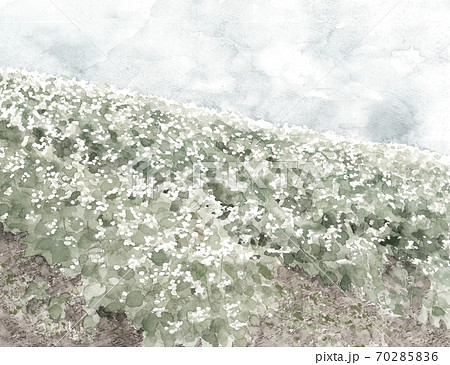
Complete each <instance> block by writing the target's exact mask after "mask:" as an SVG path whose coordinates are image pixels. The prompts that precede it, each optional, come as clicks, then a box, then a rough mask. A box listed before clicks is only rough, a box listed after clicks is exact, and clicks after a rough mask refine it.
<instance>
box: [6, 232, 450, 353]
mask: <svg viewBox="0 0 450 365" xmlns="http://www.w3.org/2000/svg"><path fill="white" fill-rule="evenodd" d="M25 235H26V233H23V234H18V235H13V234H11V233H8V232H4V230H3V225H2V224H1V223H0V346H140V345H141V343H142V340H143V335H142V332H141V331H139V330H137V329H136V328H135V327H134V326H133V325H132V323H131V322H130V321H129V319H128V318H127V316H126V314H125V313H124V312H118V313H108V312H106V311H105V310H104V309H103V308H102V307H100V308H99V310H98V311H97V314H98V316H99V324H98V325H97V327H95V329H92V330H90V331H88V330H86V329H84V327H83V326H81V323H82V320H83V318H84V316H85V315H86V312H85V310H84V306H83V305H84V300H83V297H82V295H81V293H82V282H81V278H80V277H75V278H69V277H67V276H65V275H63V274H62V273H61V272H60V270H58V268H57V267H56V268H55V267H51V266H50V265H48V263H47V262H46V260H45V259H44V258H43V257H41V256H34V257H25V255H24V248H25V247H24V245H21V244H20V243H19V239H20V238H21V237H23V236H25ZM276 281H277V282H278V284H280V285H281V286H282V287H283V288H284V299H283V300H282V301H281V302H280V308H279V310H278V311H276V314H275V315H273V316H271V317H268V316H267V317H264V318H262V320H261V323H260V325H259V326H254V327H250V333H251V335H252V338H253V343H252V345H253V346H408V347H409V346H424V347H425V346H450V331H448V330H447V329H446V328H445V326H444V325H442V326H441V327H440V328H435V327H432V326H431V325H429V324H426V325H425V324H420V323H418V322H417V321H416V320H415V319H413V318H403V317H399V316H394V315H392V314H390V313H387V312H383V311H382V310H381V309H380V308H378V307H377V306H375V305H373V304H370V303H367V302H365V301H363V300H361V299H360V298H358V297H357V295H356V294H355V293H353V292H351V291H347V292H343V291H342V290H340V288H337V287H334V286H328V285H325V284H324V283H323V282H322V281H321V280H320V279H319V278H311V277H309V276H307V275H306V274H304V273H301V272H296V271H293V270H290V269H287V268H284V267H282V268H280V269H279V271H278V275H277V278H276ZM31 283H41V284H42V285H45V288H46V289H45V293H46V296H45V297H44V298H39V297H31V298H30V297H29V296H27V295H26V291H27V288H28V287H29V286H30V284H31ZM63 293H65V294H68V296H69V298H68V300H67V302H66V305H65V308H64V318H57V319H55V318H52V317H51V316H50V315H49V312H50V311H49V309H50V299H49V298H52V297H53V298H55V297H57V296H58V295H61V294H63ZM47 297H48V298H47Z"/></svg>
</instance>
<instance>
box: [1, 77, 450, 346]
mask: <svg viewBox="0 0 450 365" xmlns="http://www.w3.org/2000/svg"><path fill="white" fill-rule="evenodd" d="M0 95H1V98H0V102H1V114H0V164H1V165H0V166H1V170H0V221H2V222H4V223H5V226H6V228H7V229H8V230H13V231H14V232H24V231H27V232H28V236H27V237H26V238H24V239H23V240H22V241H21V242H22V243H24V244H26V254H27V255H28V256H32V255H38V254H39V255H42V256H43V257H44V258H45V259H46V260H47V262H48V263H49V264H51V265H54V266H55V267H57V268H59V269H60V271H61V272H62V273H63V274H64V275H67V276H69V277H75V276H77V275H81V278H82V283H83V296H84V300H85V302H86V305H85V307H86V311H87V313H88V314H89V315H88V316H86V317H84V318H83V321H82V325H83V327H84V328H85V329H87V330H89V329H90V328H95V327H96V326H97V324H98V323H99V321H100V317H99V315H98V311H99V308H100V307H102V311H104V312H107V313H115V312H117V311H124V312H125V313H126V314H127V315H128V316H129V318H130V319H131V320H132V322H133V323H134V325H135V326H136V327H137V328H143V330H144V341H143V343H144V345H155V344H157V345H158V344H164V345H166V346H170V345H177V344H184V345H195V344H198V343H199V341H200V343H203V344H211V345H231V344H236V345H246V344H248V343H249V341H250V340H251V338H250V333H249V330H248V327H249V325H250V326H252V325H253V326H254V325H257V324H258V323H259V321H260V318H262V317H265V316H267V315H269V316H270V315H271V314H272V313H274V310H275V309H276V308H277V306H278V303H279V299H280V298H281V297H282V296H283V288H282V287H281V286H280V285H274V280H273V279H274V277H275V275H276V272H277V270H278V268H279V267H280V266H282V265H284V266H288V267H292V268H296V269H301V270H302V271H304V272H305V273H307V275H310V276H316V275H319V276H320V277H322V278H323V280H324V282H325V283H326V284H331V285H334V284H335V285H337V286H339V287H340V288H341V289H342V290H344V291H348V290H350V289H351V290H353V291H355V292H356V293H357V294H358V295H359V296H360V297H361V298H364V300H366V301H369V302H372V303H374V304H376V305H378V306H379V307H380V308H383V309H385V310H389V311H391V312H392V313H393V314H396V315H401V316H405V317H412V318H418V319H419V320H420V321H422V322H427V321H431V323H432V324H434V325H436V326H439V325H442V324H444V325H445V326H447V327H448V325H449V320H450V313H449V310H450V294H449V287H450V284H449V282H450V268H449V250H450V240H449V229H448V228H449V226H448V224H449V218H448V216H447V211H448V208H449V199H448V196H449V194H448V193H449V185H450V179H449V173H450V170H449V166H450V164H449V162H448V160H447V159H446V158H444V157H442V156H439V155H437V154H433V153H430V152H426V151H419V150H417V149H414V148H410V147H406V146H401V145H383V144H372V143H358V142H355V141H349V140H344V139H339V138H335V137H331V136H325V135H322V134H319V133H315V132H312V131H310V130H307V129H304V128H272V127H270V126H269V125H267V123H263V122H255V121H251V120H248V119H243V118H241V117H239V116H236V115H230V114H224V113H217V112H215V111H211V110H206V109H200V108H195V107H191V106H183V105H179V104H176V103H172V102H168V101H164V100H162V99H158V98H154V97H148V96H143V95H136V94H132V93H128V92H125V91H118V90H114V89H112V88H108V87H103V86H100V85H91V84H87V83H85V82H79V81H74V80H72V81H71V80H66V79H64V78H55V77H51V76H46V75H40V74H34V73H25V72H19V71H6V72H2V73H1V74H0ZM54 306H55V307H54V308H53V312H54V313H57V314H59V316H60V317H61V316H62V317H64V315H65V312H64V308H65V303H64V302H63V301H55V303H54Z"/></svg>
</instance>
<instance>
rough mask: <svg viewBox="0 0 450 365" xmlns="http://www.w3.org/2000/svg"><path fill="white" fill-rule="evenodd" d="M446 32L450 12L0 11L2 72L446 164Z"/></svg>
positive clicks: (359, 3) (60, 6)
mask: <svg viewBox="0 0 450 365" xmlns="http://www.w3.org/2000/svg"><path fill="white" fill-rule="evenodd" d="M449 18H450V2H449V1H448V0H435V1H432V2H430V1H427V0H403V1H400V2H399V1H398V0H384V1H378V0H377V1H371V2H368V1H367V0H352V1H348V0H343V1H331V0H315V1H312V0H301V1H291V0H289V1H243V0H236V1H232V0H229V1H223V0H222V1H217V0H215V1H184V0H176V1H175V0H164V1H162V0H161V1H154V0H151V1H137V0H132V1H126V2H125V1H88V0H76V1H72V0H54V1H53V0H52V1H47V0H16V1H13V0H6V1H5V0H0V67H3V68H6V67H23V68H26V69H27V70H37V71H40V72H48V73H52V74H57V75H62V74H64V75H68V76H70V77H76V78H79V79H86V80H90V81H95V82H102V83H108V84H113V85H116V86H118V87H120V88H123V87H127V88H130V89H133V90H137V91H142V92H145V93H151V94H155V95H158V96H163V97H167V98H170V99H175V100H177V101H183V102H184V101H192V102H195V103H197V104H198V105H201V106H206V107H213V108H220V109H227V110H231V111H237V112H239V113H241V114H243V115H245V116H249V117H252V118H264V119H267V120H269V121H272V122H278V121H279V120H280V119H281V118H283V121H288V122H289V123H293V124H299V125H306V126H308V127H310V128H312V129H315V130H318V131H332V132H335V133H338V134H342V135H346V136H353V137H358V138H363V139H366V140H371V141H376V142H401V143H407V144H410V145H415V146H420V147H422V148H427V149H432V150H435V151H438V152H441V153H445V154H449V153H450V147H449V146H450V144H448V143H447V142H448V139H449V137H450V127H449V126H448V115H449V110H450V108H449V105H450V104H449V103H448V100H449V97H450V95H449V89H450V88H449V85H450V64H449V58H450V48H449V44H450V37H449V34H450V22H449ZM380 20H381V21H380ZM372 28H373V29H372ZM336 63H337V66H334V65H336ZM324 75H326V76H325V77H323V76H324ZM318 82H319V83H318ZM317 83H318V84H317ZM316 84H317V85H316ZM314 86H315V87H314ZM313 87H314V89H313V90H311V89H312V88H313ZM310 90H311V91H310ZM305 93H306V96H305V97H303V96H304V95H305ZM294 105H295V108H293V107H294ZM292 108H293V109H292ZM291 109H292V110H291ZM286 113H288V114H287V115H286Z"/></svg>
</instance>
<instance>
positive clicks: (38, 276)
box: [0, 223, 142, 346]
mask: <svg viewBox="0 0 450 365" xmlns="http://www.w3.org/2000/svg"><path fill="white" fill-rule="evenodd" d="M24 235H26V234H19V235H13V234H11V233H8V232H4V230H3V224H2V223H0V346H140V345H141V343H142V333H141V332H140V331H137V330H136V329H135V328H134V326H133V325H132V324H131V322H130V321H129V320H128V319H127V318H126V315H125V313H115V314H111V313H104V312H103V313H102V312H100V313H99V314H100V321H99V324H98V326H97V327H96V328H95V329H93V330H91V331H86V330H84V329H83V327H82V326H81V325H80V323H82V320H83V318H84V316H85V315H86V312H85V311H84V309H83V304H84V301H83V298H82V296H81V295H80V293H81V292H82V290H81V289H82V287H81V285H82V283H81V278H80V277H75V278H68V277H66V276H64V275H63V274H62V273H61V272H60V271H59V270H58V269H57V268H52V267H51V266H49V265H48V263H47V262H46V261H45V259H44V258H43V257H41V256H35V257H24V246H23V245H21V244H19V243H18V239H19V238H21V237H23V236H24ZM36 282H38V283H40V284H41V285H45V287H47V286H48V288H47V289H46V291H45V293H46V294H48V298H49V299H46V298H44V299H40V298H31V299H21V298H23V297H24V295H25V293H26V290H27V288H28V287H29V285H30V284H31V283H36ZM63 293H67V294H69V299H68V300H67V304H66V305H65V310H64V313H65V314H64V316H65V318H64V319H57V320H55V319H53V318H51V317H50V316H49V305H50V303H49V301H50V298H51V297H57V296H58V295H61V294H63ZM69 328H70V329H69Z"/></svg>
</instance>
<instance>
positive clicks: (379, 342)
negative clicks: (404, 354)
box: [251, 267, 450, 347]
mask: <svg viewBox="0 0 450 365" xmlns="http://www.w3.org/2000/svg"><path fill="white" fill-rule="evenodd" d="M277 281H278V283H279V284H280V285H281V286H282V287H283V288H284V289H285V290H286V292H285V299H283V301H282V302H281V305H280V309H279V310H278V311H277V312H276V314H275V315H274V316H272V317H271V318H268V317H266V318H264V319H263V320H262V323H261V325H260V326H258V327H252V328H251V333H252V337H253V338H254V346H406V347H410V346H424V347H426V346H450V331H449V330H447V329H446V328H445V325H443V324H442V325H441V327H440V328H436V327H432V326H431V325H430V324H427V325H424V324H420V323H419V322H418V321H417V320H415V319H413V318H404V317H400V316H394V315H392V314H390V313H387V312H385V311H382V310H381V309H380V308H379V307H377V306H375V305H373V304H370V303H367V302H365V301H363V300H361V299H359V298H358V297H357V296H356V295H355V294H354V293H352V292H345V293H344V292H343V291H342V290H341V289H340V288H338V287H336V286H328V285H325V284H324V283H323V281H322V280H321V279H319V278H315V279H312V278H311V277H309V276H307V275H306V274H303V273H299V272H295V271H293V270H289V269H287V268H284V267H282V268H280V269H279V271H278V277H277Z"/></svg>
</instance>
